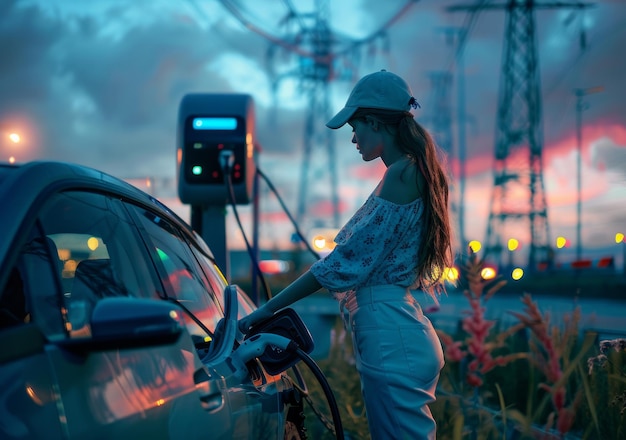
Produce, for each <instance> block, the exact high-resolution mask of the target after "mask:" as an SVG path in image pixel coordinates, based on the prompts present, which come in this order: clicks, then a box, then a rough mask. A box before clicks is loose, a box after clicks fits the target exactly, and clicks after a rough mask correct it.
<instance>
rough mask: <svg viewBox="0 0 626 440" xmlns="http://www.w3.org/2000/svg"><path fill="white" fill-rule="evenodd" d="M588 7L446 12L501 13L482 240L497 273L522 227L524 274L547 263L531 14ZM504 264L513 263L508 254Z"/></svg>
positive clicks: (509, 6)
mask: <svg viewBox="0 0 626 440" xmlns="http://www.w3.org/2000/svg"><path fill="white" fill-rule="evenodd" d="M590 6H591V4H588V3H581V2H562V1H552V2H543V3H540V2H535V1H534V0H508V1H507V2H505V3H498V4H492V3H488V2H485V1H483V2H480V3H478V4H474V5H457V6H451V7H449V8H448V10H449V11H451V12H454V11H470V12H473V13H475V12H479V11H481V10H493V9H503V10H505V11H506V26H505V35H504V52H503V57H502V60H501V62H502V68H501V78H500V92H499V100H498V115H497V120H496V134H495V151H494V159H495V161H494V170H493V174H494V180H493V194H492V196H491V201H490V203H491V206H490V212H489V219H488V224H487V236H486V238H485V255H486V257H487V256H488V258H489V259H490V260H491V261H493V262H495V263H496V264H498V266H499V267H500V268H502V267H503V266H504V261H503V255H502V253H503V252H502V251H503V250H504V249H505V247H504V245H503V240H507V239H511V238H514V237H515V235H518V234H519V232H518V231H519V228H518V229H515V226H516V225H518V224H519V223H522V225H523V224H524V223H525V224H526V225H525V226H526V228H527V232H526V236H521V237H520V239H519V242H521V243H528V245H529V250H528V270H529V271H534V270H537V269H538V268H540V267H541V266H544V265H550V263H551V261H552V251H551V247H550V244H549V243H550V242H549V240H550V238H549V237H550V228H549V223H548V206H547V202H546V194H545V187H544V182H543V157H542V151H543V127H542V105H541V104H542V98H541V85H540V76H539V57H538V53H537V41H536V28H535V10H536V9H555V8H573V9H584V8H587V7H590ZM522 230H523V229H522ZM518 237H519V235H518ZM509 258H510V259H509V263H512V254H509Z"/></svg>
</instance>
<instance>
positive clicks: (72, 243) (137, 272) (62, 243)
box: [29, 191, 158, 337]
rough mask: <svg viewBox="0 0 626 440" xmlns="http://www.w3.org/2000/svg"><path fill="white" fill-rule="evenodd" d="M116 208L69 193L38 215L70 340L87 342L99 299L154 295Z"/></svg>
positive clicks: (135, 240)
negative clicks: (53, 260)
mask: <svg viewBox="0 0 626 440" xmlns="http://www.w3.org/2000/svg"><path fill="white" fill-rule="evenodd" d="M119 203H120V202H119V201H118V200H117V198H114V197H109V196H107V195H103V194H96V193H90V192H79V191H69V192H64V193H60V194H56V195H54V196H52V197H51V198H50V199H49V200H48V201H47V203H46V204H45V205H44V207H43V209H42V210H41V212H40V214H39V220H40V222H41V227H42V229H43V233H44V234H45V237H46V240H47V242H48V243H49V245H50V246H51V247H52V248H53V249H54V251H53V253H54V254H56V256H57V257H58V261H57V262H56V264H58V273H59V275H60V279H61V285H62V289H63V298H64V302H65V309H66V313H67V320H68V327H69V332H70V335H71V336H73V337H82V336H90V334H91V330H90V322H89V321H90V317H91V312H92V310H93V308H94V306H95V304H96V303H97V301H98V300H99V299H101V298H104V297H110V296H133V297H150V296H152V294H153V292H155V291H157V290H158V289H157V287H156V284H155V281H156V279H155V277H154V276H153V275H151V274H150V272H151V271H150V269H149V268H150V264H149V263H148V261H149V260H148V256H147V253H146V251H145V247H144V245H143V242H142V240H141V238H140V236H139V234H138V231H137V229H136V227H135V226H134V224H133V223H132V222H131V221H130V219H129V218H128V217H127V214H126V213H125V212H124V210H123V209H121V206H120V205H119ZM36 276H37V275H36V274H30V275H29V277H36Z"/></svg>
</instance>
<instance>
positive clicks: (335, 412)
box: [230, 333, 344, 440]
mask: <svg viewBox="0 0 626 440" xmlns="http://www.w3.org/2000/svg"><path fill="white" fill-rule="evenodd" d="M268 348H269V349H271V350H285V351H287V350H289V351H295V352H296V354H297V355H298V357H300V359H301V360H302V361H303V362H304V363H305V364H306V365H307V366H308V367H309V368H310V369H311V372H312V373H313V374H314V375H315V377H316V379H317V380H318V382H319V384H320V385H321V386H322V389H323V391H324V395H325V397H326V401H327V402H328V406H329V408H330V412H331V415H332V419H333V425H334V430H335V437H336V438H337V439H339V440H343V439H344V434H343V425H342V422H341V416H340V414H339V407H338V406H337V401H336V400H335V396H334V395H333V392H332V389H331V388H330V385H329V384H328V381H327V380H326V378H325V377H324V373H323V372H322V370H321V369H320V367H319V366H318V365H317V364H316V363H315V361H314V360H313V359H312V358H311V356H309V355H308V354H307V353H306V352H305V351H304V350H302V349H301V348H300V347H298V344H296V343H295V342H294V341H292V340H291V339H288V338H286V337H284V336H280V335H276V334H273V333H258V334H256V335H254V336H252V337H250V338H249V339H246V340H245V341H243V342H242V343H241V345H240V346H239V347H237V349H236V350H235V351H234V352H233V353H232V354H231V356H230V360H231V367H232V368H233V369H234V374H235V376H236V377H239V378H244V377H246V375H247V374H248V367H246V363H248V362H249V361H251V360H252V359H254V358H258V357H260V356H261V355H263V353H264V352H265V350H267V349H268Z"/></svg>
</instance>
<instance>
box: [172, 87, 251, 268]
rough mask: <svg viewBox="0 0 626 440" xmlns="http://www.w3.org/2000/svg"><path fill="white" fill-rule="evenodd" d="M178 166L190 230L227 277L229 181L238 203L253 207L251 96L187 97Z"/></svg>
mask: <svg viewBox="0 0 626 440" xmlns="http://www.w3.org/2000/svg"><path fill="white" fill-rule="evenodd" d="M176 163H177V180H178V197H179V198H180V200H181V202H183V203H186V204H189V205H191V226H192V227H193V229H194V230H196V231H197V232H198V233H199V234H200V235H201V236H202V238H203V239H204V240H205V241H206V242H207V244H208V245H209V246H210V247H211V249H212V250H213V252H214V254H215V258H216V260H217V262H218V264H220V265H221V267H222V268H224V270H225V271H226V276H227V278H228V277H229V275H230V274H229V267H230V262H229V258H228V252H227V248H226V205H227V203H228V195H229V194H228V191H229V187H228V184H227V181H226V178H227V177H228V178H229V179H230V182H231V183H232V189H233V192H234V198H235V203H237V204H248V203H250V201H251V199H252V192H253V184H254V177H255V173H256V150H255V115H254V101H253V99H252V97H251V96H250V95H246V94H212V93H192V94H187V95H185V96H184V97H183V99H182V100H181V103H180V107H179V111H178V127H177V135H176ZM226 167H228V172H229V175H228V176H227V175H226V174H225V169H226Z"/></svg>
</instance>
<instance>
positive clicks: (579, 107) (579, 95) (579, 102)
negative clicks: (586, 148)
mask: <svg viewBox="0 0 626 440" xmlns="http://www.w3.org/2000/svg"><path fill="white" fill-rule="evenodd" d="M603 90H604V87H602V86H598V87H591V88H588V89H574V94H575V95H576V140H577V148H578V157H577V162H576V178H577V194H578V197H577V203H576V260H577V261H580V259H581V258H582V218H581V213H582V150H583V146H582V138H583V135H582V113H583V110H586V109H587V107H588V106H587V103H586V102H584V100H583V98H584V97H585V96H587V95H590V94H592V93H599V92H602V91H603Z"/></svg>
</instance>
